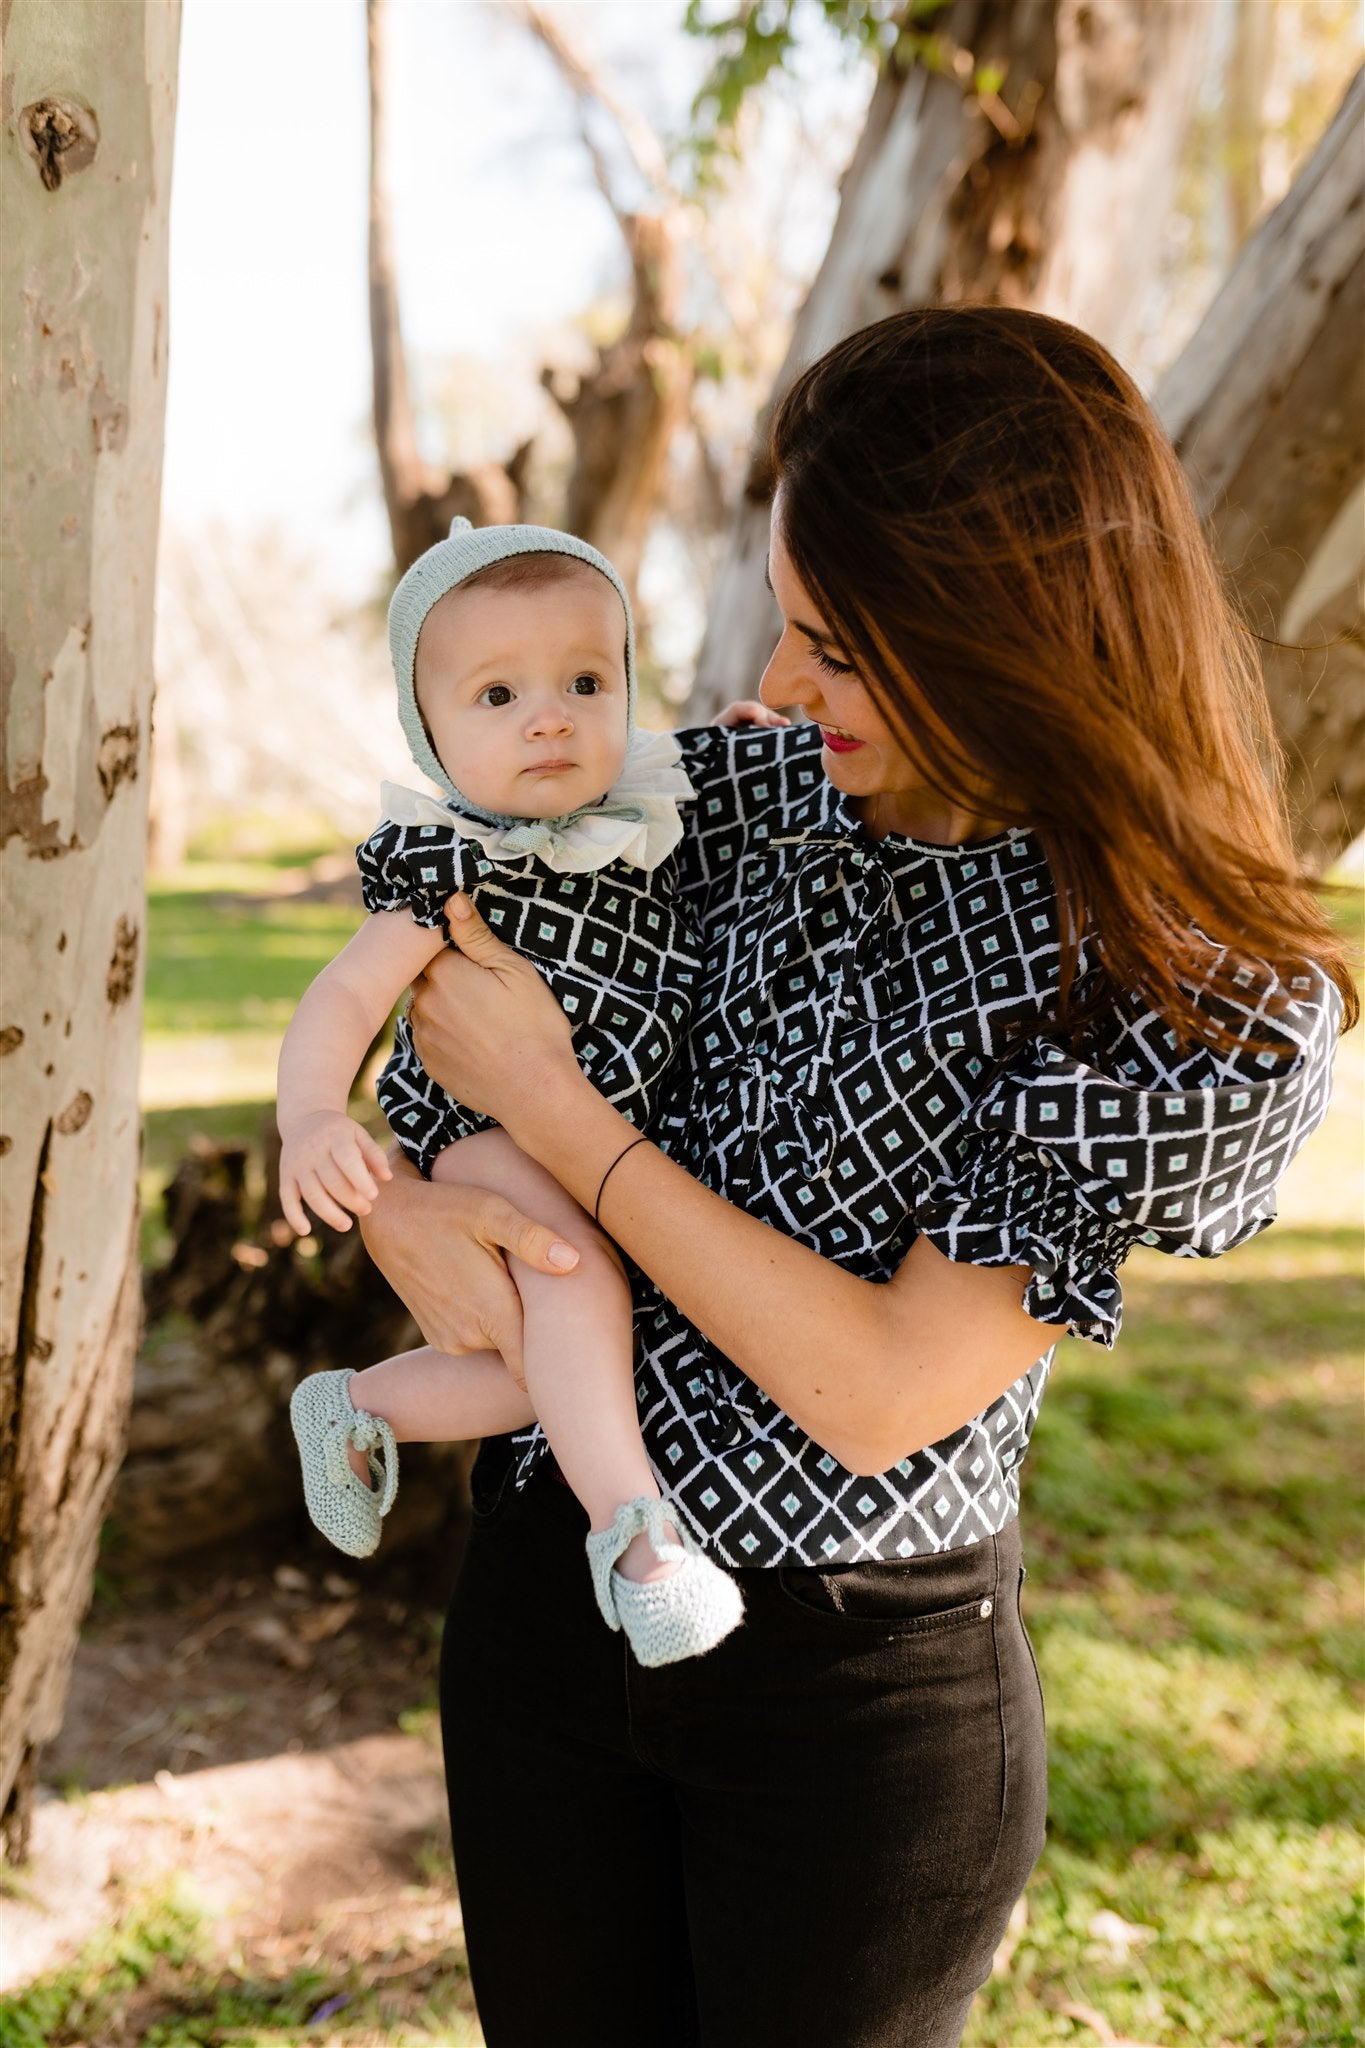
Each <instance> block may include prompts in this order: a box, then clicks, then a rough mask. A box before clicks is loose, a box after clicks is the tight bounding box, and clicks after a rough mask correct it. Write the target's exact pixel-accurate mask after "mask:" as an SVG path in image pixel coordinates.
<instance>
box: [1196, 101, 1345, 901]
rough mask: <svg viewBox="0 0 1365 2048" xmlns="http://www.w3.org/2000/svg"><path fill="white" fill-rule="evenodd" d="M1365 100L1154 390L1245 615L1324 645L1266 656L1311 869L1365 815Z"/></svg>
mask: <svg viewBox="0 0 1365 2048" xmlns="http://www.w3.org/2000/svg"><path fill="white" fill-rule="evenodd" d="M1362 115H1365V72H1358V73H1357V74H1356V77H1355V79H1354V81H1353V83H1352V84H1351V86H1350V88H1349V90H1348V91H1347V94H1346V97H1345V99H1344V100H1343V101H1342V104H1341V107H1340V109H1339V111H1338V113H1337V116H1336V118H1335V120H1334V121H1333V122H1332V125H1331V127H1330V128H1329V129H1328V131H1327V133H1326V135H1325V136H1324V137H1323V139H1322V141H1321V142H1320V143H1319V145H1318V147H1317V150H1316V151H1315V152H1314V154H1313V156H1312V157H1311V158H1310V159H1309V161H1308V163H1307V164H1306V165H1305V166H1304V169H1303V170H1302V171H1301V173H1300V174H1299V176H1298V178H1297V179H1296V180H1295V183H1294V185H1293V188H1292V189H1291V191H1290V192H1289V193H1288V195H1287V196H1286V197H1285V198H1284V199H1283V200H1281V202H1280V204H1279V205H1278V206H1277V207H1276V209H1275V211H1274V212H1273V213H1272V214H1271V215H1270V216H1269V217H1268V218H1267V219H1266V220H1265V221H1263V222H1262V224H1261V226H1260V227H1259V228H1258V229H1257V231H1256V233H1255V234H1254V235H1253V236H1252V238H1251V240H1250V241H1249V242H1248V243H1247V245H1246V247H1245V248H1244V249H1243V250H1242V253H1241V255H1240V256H1239V257H1238V259H1237V261H1236V263H1235V264H1234V265H1233V267H1232V270H1231V272H1230V274H1229V276H1228V278H1227V281H1226V283H1225V284H1224V285H1223V288H1222V290H1221V291H1220V292H1219V294H1218V297H1217V298H1216V299H1215V300H1214V302H1213V304H1212V306H1210V308H1209V310H1208V312H1207V314H1206V315H1205V316H1204V319H1203V321H1202V322H1201V323H1200V326H1199V328H1198V330H1197V331H1196V333H1195V334H1194V335H1193V336H1192V337H1191V339H1190V341H1189V343H1188V344H1187V346H1186V347H1185V349H1184V350H1183V352H1182V353H1181V355H1180V357H1179V359H1178V360H1177V361H1176V362H1175V363H1174V364H1173V365H1172V367H1171V369H1170V370H1169V371H1168V372H1167V374H1166V376H1165V378H1164V379H1163V381H1162V383H1161V386H1160V388H1159V390H1158V391H1157V395H1156V406H1157V411H1158V412H1159V413H1160V415H1161V418H1162V421H1163V423H1164V424H1165V427H1166V430H1167V432H1168V433H1169V434H1170V436H1171V439H1172V441H1173V442H1174V443H1175V446H1176V449H1177V451H1178V453H1179V455H1180V459H1181V461H1182V462H1183V463H1184V465H1185V469H1186V472H1187V474H1188V475H1189V478H1190V481H1191V484H1192V486H1193V489H1194V494H1195V499H1196V502H1197V503H1198V506H1199V510H1200V515H1201V517H1202V518H1203V519H1204V522H1205V525H1206V528H1207V530H1208V532H1209V534H1210V536H1211V538H1212V540H1213V544H1214V546H1215V548H1216V549H1217V551H1218V554H1219V556H1220V557H1221V559H1222V561H1223V562H1224V563H1225V565H1226V567H1227V571H1228V574H1229V576H1230V578H1231V580H1232V583H1233V585H1234V587H1235V589H1236V592H1237V595H1238V597H1239V599H1240V600H1241V603H1242V606H1243V609H1244V610H1245V612H1246V614H1247V617H1248V618H1249V619H1250V621H1251V623H1252V625H1253V626H1254V627H1255V628H1256V630H1257V631H1258V632H1261V633H1264V634H1266V635H1268V636H1271V637H1273V638H1275V639H1279V640H1282V641H1301V640H1306V641H1308V642H1310V643H1311V645H1310V648H1309V650H1308V651H1306V652H1305V651H1302V650H1301V649H1300V648H1298V647H1276V646H1267V647H1265V648H1264V649H1263V663H1264V668H1265V678H1266V687H1267V689H1268V691H1269V693H1270V702H1271V708H1272V710H1273V712H1274V714H1275V724H1276V728H1277V730H1278V732H1279V735H1280V738H1281V740H1282V741H1283V742H1284V744H1285V746H1286V748H1287V750H1288V753H1289V760H1290V801H1291V807H1292V811H1293V814H1294V819H1295V832H1296V841H1297V845H1298V850H1299V854H1300V857H1301V858H1302V859H1303V860H1304V861H1305V862H1306V863H1307V865H1308V866H1309V867H1310V868H1311V869H1313V870H1314V871H1320V870H1321V869H1323V868H1325V867H1328V866H1330V865H1331V863H1332V861H1333V860H1334V859H1335V858H1336V856H1337V855H1338V854H1339V853H1341V852H1343V851H1344V849H1345V848H1346V847H1347V846H1349V845H1350V843H1351V841H1352V840H1353V839H1354V838H1355V837H1356V835H1357V834H1358V833H1359V832H1361V831H1362V830H1365V689H1362V683H1363V682H1365V633H1363V631H1362V624H1363V622H1362V607H1361V587H1360V577H1361V558H1362V522H1361V511H1362V484H1363V483H1365V359H1363V358H1362V355H1361V348H1360V339H1361V335H1362V334H1363V333H1365V205H1363V204H1362V195H1361V188H1360V128H1361V119H1362ZM1326 643H1332V644H1326Z"/></svg>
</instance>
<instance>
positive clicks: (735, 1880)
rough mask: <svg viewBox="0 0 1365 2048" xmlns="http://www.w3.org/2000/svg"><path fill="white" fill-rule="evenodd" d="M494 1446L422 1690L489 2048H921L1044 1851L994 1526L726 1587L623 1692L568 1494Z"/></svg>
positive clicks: (1014, 1600) (961, 2015) (1037, 1758)
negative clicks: (671, 1652)
mask: <svg viewBox="0 0 1365 2048" xmlns="http://www.w3.org/2000/svg"><path fill="white" fill-rule="evenodd" d="M498 1448H500V1447H497V1448H495V1446H493V1445H490V1446H489V1447H488V1452H493V1453H494V1472H493V1492H494V1494H495V1497H494V1498H492V1499H490V1497H489V1491H488V1484H487V1482H488V1472H487V1470H485V1473H484V1475H483V1477H484V1482H485V1484H484V1489H483V1497H482V1502H481V1504H480V1488H479V1486H478V1484H477V1482H476V1509H475V1522H474V1530H473V1534H472V1535H471V1538H470V1544H469V1549H468V1552H467V1555H466V1558H465V1562H464V1566H463V1569H462V1572H461V1575H460V1579H459V1583H458V1585H457V1586H456V1589H455V1595H454V1599H453V1601H452V1604H451V1610H450V1619H449V1624H448V1627H447V1630H446V1636H445V1645H444V1650H443V1653H442V1670H441V1714H442V1728H443V1731H444V1737H445V1745H446V1771H447V1778H448V1783H449V1790H450V1807H451V1823H452V1827H453V1831H454V1841H455V1863H456V1871H457V1874H458V1877H459V1883H460V1895H461V1899H462V1902H463V1908H464V1919H465V1929H466V1934H467V1937H468V1943H469V1960H470V1969H471V1972H472V1976H473V1983H474V1992H475V1996H476V1997H477V1999H478V2005H479V2015H480V2018H481V2020H482V2022H483V2027H484V2032H485V2035H486V2038H487V2040H488V2043H489V2048H951V2044H954V2043H956V2042H957V2041H958V2040H959V2038H960V2036H961V2033H962V2029H963V2027H964V2025H965V2024H966V2018H967V2009H968V2007H969V2005H970V2004H971V2000H972V1996H973V1994H974V1992H975V1991H976V1990H977V1989H978V1987H979V1986H980V1985H981V1984H982V1982H983V1981H984V1980H985V1978H986V1976H987V1975H988V1973H989V1970H990V1965H991V1957H992V1955H993V1953H994V1950H995V1947H996V1944H997V1943H998V1941H999V1939H1000V1937H1001V1935H1002V1933H1003V1931H1004V1928H1005V1924H1006V1922H1007V1920H1008V1918H1009V1913H1010V1908H1011V1907H1012V1905H1013V1904H1014V1901H1015V1899H1016V1898H1017V1897H1018V1895H1019V1893H1020V1892H1021V1891H1022V1890H1023V1888H1024V1884H1025V1881H1026V1879H1027V1877H1028V1874H1029V1871H1030V1870H1031V1869H1032V1867H1033V1864H1034V1861H1035V1859H1036V1857H1037V1855H1038V1853H1039V1850H1040V1849H1041V1847H1042V1842H1043V1822H1044V1813H1045V1808H1046V1798H1047V1792H1046V1762H1045V1756H1044V1744H1043V1713H1042V1696H1041V1694H1040V1691H1039V1687H1038V1677H1037V1671H1036V1668H1035V1666H1034V1662H1033V1655H1032V1651H1031V1650H1030V1648H1029V1643H1028V1638H1027V1636H1026V1635H1025V1633H1024V1628H1023V1623H1022V1621H1021V1619H1020V1615H1019V1587H1020V1583H1021V1580H1022V1578H1023V1573H1022V1570H1021V1568H1020V1563H1019V1536H1018V1525H1017V1524H1012V1525H1011V1526H1010V1527H1009V1528H1008V1529H1006V1530H1005V1532H1004V1533H1003V1534H1002V1535H1001V1536H998V1537H996V1538H994V1539H993V1540H988V1541H986V1542H983V1543H979V1544H976V1545H974V1546H973V1547H972V1548H970V1549H967V1550H956V1551H951V1552H949V1553H947V1554H945V1555H943V1556H941V1557H929V1558H915V1559H910V1560H908V1561H906V1562H905V1563H894V1564H879V1565H848V1566H842V1567H835V1568H833V1569H831V1570H829V1571H815V1570H811V1569H808V1568H807V1567H804V1566H800V1567H782V1568H778V1569H775V1570H767V1571H747V1572H743V1573H741V1574H739V1577H740V1580H741V1583H742V1586H743V1591H744V1597H745V1603H746V1610H747V1611H746V1614H745V1619H744V1621H743V1622H742V1624H741V1625H740V1627H739V1628H738V1629H736V1630H735V1632H734V1633H733V1634H732V1635H731V1636H729V1637H728V1638H727V1639H726V1641H725V1642H724V1643H722V1644H721V1645H720V1647H719V1648H718V1649H716V1650H713V1651H712V1652H711V1653H710V1655H709V1656H705V1657H699V1658H693V1659H691V1660H689V1661H688V1662H686V1663H682V1664H673V1665H668V1666H666V1667H664V1668H663V1669H662V1670H657V1671H646V1670H643V1669H641V1667H640V1666H639V1665H637V1664H636V1663H635V1662H634V1660H633V1658H632V1657H631V1655H630V1653H629V1651H628V1649H627V1648H626V1646H625V1640H624V1637H622V1636H621V1635H618V1634H614V1633H612V1632H611V1631H610V1630H608V1629H607V1628H606V1627H605V1626H604V1624H603V1622H602V1620H601V1617H600V1615H599V1614H598V1612H597V1608H596V1605H595V1603H594V1600H593V1596H592V1589H591V1585H590V1582H589V1577H588V1567H587V1563H586V1560H585V1558H584V1555H583V1537H584V1535H585V1533H586V1528H587V1521H586V1517H585V1516H584V1514H583V1511H582V1510H581V1508H580V1507H579V1505H578V1503H577V1501H576V1500H575V1499H574V1497H573V1495H572V1494H571V1493H570V1492H569V1491H568V1489H567V1487H565V1486H564V1485H563V1484H562V1483H556V1481H555V1478H554V1477H553V1475H551V1474H548V1473H543V1474H542V1475H541V1476H539V1477H537V1478H536V1479H534V1480H533V1481H532V1482H531V1483H530V1485H529V1486H528V1487H527V1488H526V1489H525V1490H524V1492H523V1493H521V1494H520V1495H517V1494H514V1493H513V1491H512V1488H511V1485H510V1483H509V1482H508V1481H507V1479H506V1465H505V1461H504V1462H503V1464H502V1466H501V1470H497V1469H496V1467H497V1450H498ZM488 1452H486V1453H485V1457H486V1458H487V1456H488Z"/></svg>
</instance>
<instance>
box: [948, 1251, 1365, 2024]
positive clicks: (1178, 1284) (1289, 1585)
mask: <svg viewBox="0 0 1365 2048" xmlns="http://www.w3.org/2000/svg"><path fill="white" fill-rule="evenodd" d="M1361 1255H1362V1239H1361V1235H1360V1233H1359V1232H1357V1231H1355V1230H1344V1229H1342V1230H1335V1231H1332V1230H1293V1229H1288V1230H1285V1229H1278V1230H1271V1231H1270V1232H1268V1233H1265V1234H1264V1235H1262V1236H1261V1237H1259V1238H1256V1239H1254V1240H1253V1241H1252V1243H1251V1244H1249V1245H1245V1246H1243V1247H1242V1248H1241V1250H1239V1251H1237V1252H1235V1253H1234V1254H1233V1255H1232V1256H1231V1257H1230V1258H1228V1259H1227V1260H1218V1261H1213V1262H1207V1263H1206V1262H1204V1261H1198V1260H1167V1259H1162V1258H1161V1257H1159V1255H1157V1254H1155V1253H1147V1254H1142V1255H1139V1256H1137V1257H1135V1258H1134V1259H1133V1260H1132V1261H1130V1263H1129V1265H1128V1266H1127V1267H1126V1269H1125V1276H1124V1277H1125V1296H1126V1302H1127V1319H1126V1322H1125V1328H1124V1333H1123V1337H1122V1339H1121V1340H1120V1344H1119V1347H1118V1348H1117V1349H1116V1350H1115V1351H1114V1352H1112V1353H1104V1352H1101V1351H1099V1350H1095V1349H1093V1348H1092V1347H1090V1346H1087V1345H1082V1344H1078V1343H1074V1342H1068V1343H1066V1344H1064V1345H1063V1346H1062V1348H1061V1350H1060V1352H1059V1355H1058V1364H1057V1371H1056V1378H1055V1382H1054V1384H1053V1386H1052V1387H1051V1388H1050V1389H1049V1392H1048V1396H1047V1400H1046V1402H1045V1404H1044V1407H1043V1414H1042V1420H1041V1422H1040V1425H1039V1429H1038V1433H1037V1437H1036V1439H1035V1441H1034V1444H1033V1447H1032V1449H1031V1450H1030V1453H1029V1462H1028V1464H1027V1466H1026V1467H1025V1487H1024V1490H1025V1507H1024V1525H1023V1526H1024V1531H1025V1551H1026V1555H1027V1556H1028V1558H1029V1560H1030V1567H1031V1575H1030V1580H1029V1605H1028V1614H1029V1625H1030V1629H1031V1632H1032V1635H1033V1639H1034V1645H1035V1648H1036V1650H1037V1654H1038V1662H1039V1667H1040V1669H1041V1672H1042V1677H1043V1686H1044V1691H1045V1693H1046V1697H1047V1707H1048V1750H1049V1768H1050V1773H1051V1797H1050V1801H1049V1845H1048V1848H1047V1850H1046V1851H1045V1853H1044V1856H1043V1859H1042V1862H1041V1863H1040V1865H1039V1868H1038V1870H1037V1872H1036V1873H1035V1876H1034V1879H1033V1882H1032V1884H1031V1885H1030V1887H1029V1892H1028V1923H1027V1927H1026V1930H1025V1932H1024V1935H1023V1937H1022V1939H1021V1940H1020V1942H1019V1945H1018V1947H1017V1949H1016V1950H1015V1952H1014V1955H1013V1957H1012V1959H1011V1962H1010V1965H1009V1969H1008V1971H1007V1972H1006V1973H1004V1974H1003V1975H1002V1976H1000V1977H997V1978H996V1979H994V1980H993V1981H992V1983H991V1985H990V1986H989V1987H988V1989H987V1991H986V1992H985V1993H983V1995H982V1998H981V1999H980V2001H979V2002H978V2005H977V2007H976V2009H975V2011H974V2014H973V2018H972V2022H971V2025H970V2027H969V2029H968V2033H967V2036H966V2041H967V2043H968V2044H969V2048H988V2044H989V2048H1032V2044H1039V2048H1043V2044H1046V2048H1053V2044H1058V2043H1063V2042H1069V2041H1076V2042H1082V2041H1085V2042H1092V2043H1093V2042H1095V2041H1097V2040H1098V2039H1100V2038H1102V2037H1101V2036H1099V2035H1098V2034H1097V2033H1096V2031H1095V2030H1094V2028H1093V2027H1092V2026H1091V2025H1090V2024H1089V2023H1088V2022H1086V2021H1085V2020H1083V2019H1080V2018H1076V2017H1075V2016H1074V2015H1073V2016H1071V2017H1068V2015H1067V2013H1066V2011H1065V2008H1067V2007H1068V2006H1070V2007H1072V2008H1075V2009H1077V2010H1079V2008H1081V2007H1086V2008H1089V2009H1090V2010H1091V2011H1092V2012H1094V2013H1096V2014H1099V2015H1101V2016H1102V2017H1103V2018H1104V2019H1105V2020H1106V2021H1107V2022H1108V2023H1109V2025H1110V2026H1111V2027H1112V2028H1113V2030H1114V2033H1115V2034H1117V2035H1119V2036H1120V2037H1122V2036H1124V2035H1126V2036H1127V2037H1128V2038H1129V2039H1131V2040H1136V2041H1142V2042H1154V2043H1159V2044H1161V2048H1168V2044H1169V2048H1176V2044H1180V2048H1218V2044H1224V2043H1228V2044H1232V2043H1236V2044H1238V2048H1243V2044H1245V2048H1337V2044H1342V2048H1344V2044H1347V2043H1353V2042H1358V2041H1360V2040H1361V2039H1362V2038H1365V2033H1363V2032H1362V2014H1361V2002H1360V2001H1361V1965H1362V1961H1365V1952H1363V1949H1362V1940H1361V1917H1360V1916H1361V1901H1360V1889H1359V1888H1360V1873H1361V1855H1362V1841H1363V1840H1365V1836H1363V1834H1362V1827H1363V1825H1365V1798H1363V1797H1362V1782H1361V1773H1362V1754H1361V1720H1360V1715H1361V1699H1362V1691H1361V1687H1362V1677H1365V1672H1362V1626H1361V1601H1360V1580H1361V1510H1362V1498H1363V1495H1365V1477H1363V1473H1362V1446H1361V1430H1360V1392H1361V1384H1360V1362H1361V1334H1362V1309H1363V1307H1365V1303H1363V1301H1362V1289H1361V1278H1360V1276H1361ZM1101 1912H1109V1913H1115V1914H1117V1915H1118V1916H1119V1919H1120V1920H1121V1921H1124V1922H1127V1923H1129V1924H1130V1925H1134V1926H1137V1927H1139V1928H1144V1929H1146V1930H1148V1932H1147V1933H1146V1934H1145V1935H1144V1936H1142V1937H1141V1938H1140V1939H1139V1940H1138V1941H1136V1942H1135V1943H1134V1945H1133V1946H1132V1947H1131V1948H1129V1949H1128V1952H1127V1954H1126V1956H1119V1955H1116V1954H1115V1953H1114V1952H1113V1951H1112V1949H1111V1948H1110V1947H1109V1946H1108V1945H1107V1944H1106V1942H1105V1940H1104V1939H1103V1938H1102V1935H1100V1936H1097V1934H1096V1933H1095V1932H1094V1931H1093V1929H1092V1922H1094V1920H1095V1916H1096V1915H1097V1914H1098V1913H1101Z"/></svg>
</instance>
